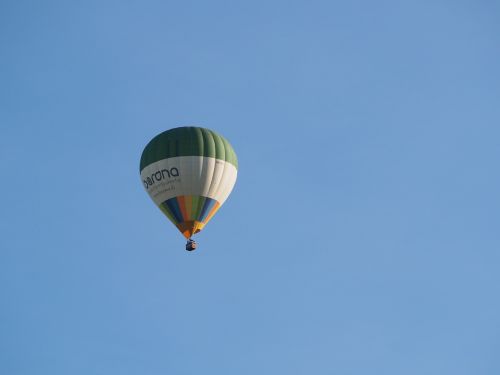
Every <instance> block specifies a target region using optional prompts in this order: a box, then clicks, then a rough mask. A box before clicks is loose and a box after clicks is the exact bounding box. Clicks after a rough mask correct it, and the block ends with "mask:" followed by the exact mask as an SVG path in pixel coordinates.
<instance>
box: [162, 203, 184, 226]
mask: <svg viewBox="0 0 500 375" xmlns="http://www.w3.org/2000/svg"><path fill="white" fill-rule="evenodd" d="M163 204H166V205H167V207H168V208H169V209H170V212H172V214H173V215H174V217H175V220H177V222H179V223H182V222H183V221H184V220H182V214H181V210H180V208H179V204H178V202H177V198H171V199H169V200H167V201H165V202H163Z"/></svg>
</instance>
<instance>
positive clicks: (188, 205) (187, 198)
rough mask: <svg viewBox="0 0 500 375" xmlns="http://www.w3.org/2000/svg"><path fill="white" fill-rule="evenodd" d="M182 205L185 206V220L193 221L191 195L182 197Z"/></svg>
mask: <svg viewBox="0 0 500 375" xmlns="http://www.w3.org/2000/svg"><path fill="white" fill-rule="evenodd" d="M184 203H185V204H186V214H187V219H186V220H193V219H194V218H193V217H191V212H192V206H193V196H192V195H185V196H184Z"/></svg>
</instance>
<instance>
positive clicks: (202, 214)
mask: <svg viewBox="0 0 500 375" xmlns="http://www.w3.org/2000/svg"><path fill="white" fill-rule="evenodd" d="M205 199H206V200H205V204H204V205H203V208H202V209H201V212H200V216H199V218H198V221H204V220H205V219H206V218H207V216H208V214H209V213H210V211H211V210H212V207H213V206H214V205H215V199H211V198H205Z"/></svg>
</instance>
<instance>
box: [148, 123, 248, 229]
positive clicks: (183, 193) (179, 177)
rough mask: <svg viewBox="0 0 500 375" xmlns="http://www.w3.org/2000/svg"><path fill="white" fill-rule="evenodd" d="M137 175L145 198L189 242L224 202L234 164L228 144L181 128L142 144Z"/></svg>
mask: <svg viewBox="0 0 500 375" xmlns="http://www.w3.org/2000/svg"><path fill="white" fill-rule="evenodd" d="M140 173H141V180H142V183H143V185H144V188H145V189H146V191H147V193H148V194H149V196H150V197H151V199H152V200H153V201H154V202H155V204H156V205H157V206H158V207H159V208H160V210H162V212H163V213H164V214H165V215H166V216H167V217H168V218H169V219H170V221H172V223H174V224H175V226H176V227H177V228H178V229H179V231H180V232H181V233H182V234H183V235H184V236H185V237H186V238H190V237H191V236H192V235H194V234H195V233H198V232H199V231H200V230H202V229H203V228H204V226H205V225H206V224H207V223H208V222H209V221H210V219H211V218H212V217H213V216H214V215H215V213H216V212H217V210H218V209H219V208H220V207H221V206H222V204H223V203H224V202H225V201H226V199H227V198H228V196H229V194H230V193H231V190H232V189H233V186H234V184H235V182H236V176H237V174H238V159H237V157H236V153H235V152H234V150H233V148H232V147H231V145H230V144H229V142H228V141H227V140H226V139H225V138H224V137H222V136H221V135H219V134H217V133H215V132H214V131H212V130H209V129H204V128H199V127H181V128H175V129H171V130H167V131H165V132H163V133H161V134H159V135H157V136H156V137H154V138H153V139H152V140H151V141H150V142H149V143H148V144H147V146H146V147H145V149H144V151H143V152H142V156H141V164H140Z"/></svg>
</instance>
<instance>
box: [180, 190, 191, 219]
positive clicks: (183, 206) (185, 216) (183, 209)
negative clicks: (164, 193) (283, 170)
mask: <svg viewBox="0 0 500 375" xmlns="http://www.w3.org/2000/svg"><path fill="white" fill-rule="evenodd" d="M177 200H178V202H179V208H180V209H181V214H182V219H183V220H184V221H188V220H189V216H188V214H187V212H186V201H185V200H184V196H180V197H177Z"/></svg>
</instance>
